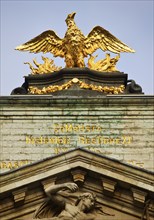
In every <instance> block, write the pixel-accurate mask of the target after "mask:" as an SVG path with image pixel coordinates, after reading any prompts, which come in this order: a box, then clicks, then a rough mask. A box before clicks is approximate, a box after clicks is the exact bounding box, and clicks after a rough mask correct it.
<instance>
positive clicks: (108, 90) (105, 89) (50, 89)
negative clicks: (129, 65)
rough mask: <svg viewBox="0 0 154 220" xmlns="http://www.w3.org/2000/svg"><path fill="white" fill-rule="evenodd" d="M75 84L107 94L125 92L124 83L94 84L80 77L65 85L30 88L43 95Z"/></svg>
mask: <svg viewBox="0 0 154 220" xmlns="http://www.w3.org/2000/svg"><path fill="white" fill-rule="evenodd" d="M73 84H77V85H78V86H79V87H80V88H81V89H89V90H93V91H98V92H102V93H107V94H119V93H123V92H124V89H125V86H124V85H120V86H117V87H116V86H101V85H93V84H87V83H85V82H83V81H81V80H79V79H78V78H73V79H72V80H70V81H69V82H67V83H65V84H63V85H50V86H47V87H43V88H42V89H41V88H37V87H33V86H30V87H29V89H28V90H29V93H30V94H38V95H41V94H48V93H54V92H57V91H61V90H67V89H69V88H70V87H71V86H72V85H73Z"/></svg>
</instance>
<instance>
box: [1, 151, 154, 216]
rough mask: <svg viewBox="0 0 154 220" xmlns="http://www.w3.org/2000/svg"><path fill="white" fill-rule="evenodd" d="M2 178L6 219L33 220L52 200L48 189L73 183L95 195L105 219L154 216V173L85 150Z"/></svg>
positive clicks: (24, 168)
mask: <svg viewBox="0 0 154 220" xmlns="http://www.w3.org/2000/svg"><path fill="white" fill-rule="evenodd" d="M0 179H1V183H0V195H1V203H0V209H1V211H0V213H1V214H0V217H1V219H2V220H5V219H7V220H9V219H21V220H22V219H32V218H33V214H34V212H35V210H36V209H37V207H38V206H39V205H40V204H41V203H42V202H43V201H44V200H45V198H46V197H47V195H46V194H45V190H46V189H47V188H48V187H49V186H54V185H57V184H64V183H68V182H74V183H76V184H77V185H78V187H79V190H78V191H79V193H84V192H91V193H94V194H95V195H96V201H97V204H98V205H99V207H102V209H103V212H104V213H105V216H104V215H103V216H102V217H101V218H100V219H102V220H103V219H112V220H113V219H115V220H116V219H117V220H122V219H123V220H137V219H144V218H143V215H144V217H145V219H147V220H149V219H150V220H151V219H152V216H154V213H153V209H154V192H153V191H154V185H153V173H152V172H150V171H146V170H144V169H141V168H137V167H134V166H130V165H128V164H125V163H122V162H120V161H118V160H116V159H111V158H108V157H105V156H102V155H99V154H96V153H93V152H90V151H87V150H84V149H80V148H79V149H75V150H72V151H69V152H66V153H62V154H59V155H57V156H54V157H50V158H46V159H44V160H41V161H38V162H36V163H33V164H30V165H26V166H24V167H22V168H19V169H16V170H13V171H10V172H7V173H4V174H1V176H0ZM72 194H73V193H72ZM46 219H54V218H46ZM57 219H59V218H57Z"/></svg>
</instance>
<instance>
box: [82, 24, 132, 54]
mask: <svg viewBox="0 0 154 220" xmlns="http://www.w3.org/2000/svg"><path fill="white" fill-rule="evenodd" d="M97 49H102V50H103V51H107V50H108V51H111V52H113V53H120V52H131V53H133V52H135V51H134V50H133V49H131V48H130V47H128V46H127V45H126V44H124V43H123V42H121V41H120V40H119V39H118V38H116V37H115V36H114V35H112V34H111V33H110V32H109V31H107V30H105V29H104V28H102V27H100V26H96V27H94V28H93V29H92V31H91V32H90V33H89V34H88V36H87V37H86V38H85V42H84V53H85V54H86V55H88V54H92V53H94V52H95V51H96V50H97Z"/></svg>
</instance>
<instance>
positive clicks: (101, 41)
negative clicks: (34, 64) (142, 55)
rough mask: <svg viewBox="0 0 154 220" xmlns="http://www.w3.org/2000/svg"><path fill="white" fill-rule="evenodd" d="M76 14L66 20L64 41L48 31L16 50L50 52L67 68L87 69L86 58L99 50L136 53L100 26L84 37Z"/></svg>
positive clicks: (51, 31) (70, 15)
mask: <svg viewBox="0 0 154 220" xmlns="http://www.w3.org/2000/svg"><path fill="white" fill-rule="evenodd" d="M75 14H76V13H75V12H73V13H71V14H69V15H68V16H67V18H66V20H65V21H66V24H67V31H66V33H65V36H64V38H63V39H61V38H60V37H58V36H57V34H56V33H55V32H54V31H53V30H48V31H45V32H43V33H41V34H40V35H38V36H37V37H35V38H33V39H32V40H30V41H28V42H26V43H24V44H22V45H20V46H18V47H16V50H21V51H30V52H32V53H39V52H43V53H48V52H50V53H52V54H53V55H54V57H58V56H59V57H62V58H65V63H66V67H67V68H72V67H80V68H82V67H85V63H84V57H87V56H88V55H91V54H92V53H94V52H95V51H96V50H97V49H101V50H103V51H111V52H113V53H116V54H119V53H121V52H131V53H133V52H135V51H134V50H133V49H131V48H130V47H128V46H127V45H126V44H124V43H123V42H121V41H120V40H119V39H118V38H116V37H115V36H113V35H112V34H111V33H110V32H109V31H107V30H105V29H104V28H102V27H100V26H96V27H94V28H93V29H92V31H91V32H90V33H89V34H88V36H84V35H83V33H82V32H81V30H80V29H79V28H78V27H77V26H76V24H75V22H74V16H75Z"/></svg>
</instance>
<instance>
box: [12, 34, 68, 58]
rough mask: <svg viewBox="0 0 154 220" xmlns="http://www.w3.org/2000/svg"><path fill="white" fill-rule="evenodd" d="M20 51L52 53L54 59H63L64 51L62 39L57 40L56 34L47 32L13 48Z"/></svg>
mask: <svg viewBox="0 0 154 220" xmlns="http://www.w3.org/2000/svg"><path fill="white" fill-rule="evenodd" d="M15 49H16V50H21V51H30V52H31V53H39V52H43V53H48V52H50V53H52V54H53V55H54V56H55V57H56V56H60V57H64V54H65V53H64V52H65V49H64V47H63V39H61V38H59V37H58V36H57V34H56V33H55V32H54V31H52V30H48V31H45V32H43V33H41V34H40V35H38V36H37V37H35V38H33V39H31V40H29V41H28V42H26V43H24V44H22V45H20V46H18V47H16V48H15Z"/></svg>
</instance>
